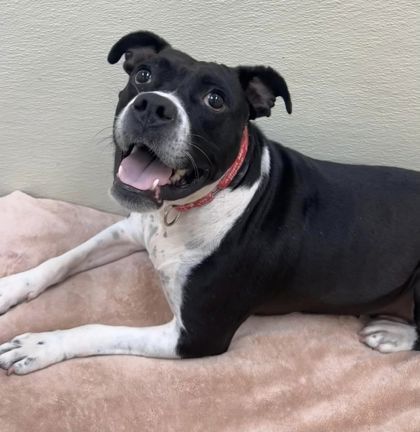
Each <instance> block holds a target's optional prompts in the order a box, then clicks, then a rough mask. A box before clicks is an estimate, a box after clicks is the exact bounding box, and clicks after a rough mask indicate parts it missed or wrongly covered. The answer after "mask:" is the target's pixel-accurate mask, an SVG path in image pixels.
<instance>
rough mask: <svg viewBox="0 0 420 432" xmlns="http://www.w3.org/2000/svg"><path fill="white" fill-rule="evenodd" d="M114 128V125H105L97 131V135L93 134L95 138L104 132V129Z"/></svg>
mask: <svg viewBox="0 0 420 432" xmlns="http://www.w3.org/2000/svg"><path fill="white" fill-rule="evenodd" d="M112 128H113V126H106V127H104V128H103V129H101V130H100V131H99V132H96V134H95V135H93V138H95V137H97V136H98V135H99V134H100V133H102V132H103V131H104V130H106V129H112Z"/></svg>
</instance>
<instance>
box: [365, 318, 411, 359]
mask: <svg viewBox="0 0 420 432" xmlns="http://www.w3.org/2000/svg"><path fill="white" fill-rule="evenodd" d="M359 335H360V341H361V342H363V343H364V344H366V345H367V346H369V347H371V348H373V349H375V350H377V351H379V352H381V353H392V352H398V351H410V350H412V349H413V347H414V344H415V342H416V340H417V331H416V328H415V327H414V326H413V325H410V324H407V323H405V322H400V321H393V320H389V319H375V320H372V321H370V322H369V323H368V324H367V325H366V326H365V327H364V328H363V329H362V330H361V331H360V332H359Z"/></svg>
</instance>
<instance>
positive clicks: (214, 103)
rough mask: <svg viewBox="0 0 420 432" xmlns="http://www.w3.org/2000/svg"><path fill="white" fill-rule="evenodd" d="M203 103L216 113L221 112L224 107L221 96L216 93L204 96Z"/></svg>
mask: <svg viewBox="0 0 420 432" xmlns="http://www.w3.org/2000/svg"><path fill="white" fill-rule="evenodd" d="M204 102H205V103H206V105H208V106H209V107H210V108H213V109H214V110H216V111H219V110H221V109H222V108H223V107H224V106H225V101H224V99H223V96H222V95H221V94H220V93H217V92H211V93H209V94H208V95H206V96H205V98H204Z"/></svg>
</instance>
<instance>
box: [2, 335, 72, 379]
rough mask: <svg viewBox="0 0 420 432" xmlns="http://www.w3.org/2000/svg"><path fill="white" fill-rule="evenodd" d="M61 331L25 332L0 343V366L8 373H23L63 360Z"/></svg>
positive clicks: (64, 357)
mask: <svg viewBox="0 0 420 432" xmlns="http://www.w3.org/2000/svg"><path fill="white" fill-rule="evenodd" d="M61 333H62V332H61V331H60V330H57V331H54V332H45V333H25V334H23V335H20V336H17V337H15V338H14V339H12V340H11V341H10V342H6V343H4V344H2V345H0V368H2V369H6V370H7V373H8V375H10V374H12V373H15V374H17V375H25V374H27V373H29V372H33V371H36V370H38V369H43V368H45V367H47V366H49V365H52V364H54V363H58V362H60V361H62V360H65V359H66V356H65V352H64V350H63V349H62V345H61Z"/></svg>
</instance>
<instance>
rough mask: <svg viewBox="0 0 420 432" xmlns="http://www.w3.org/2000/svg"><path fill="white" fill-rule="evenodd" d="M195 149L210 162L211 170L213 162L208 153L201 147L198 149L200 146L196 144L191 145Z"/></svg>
mask: <svg viewBox="0 0 420 432" xmlns="http://www.w3.org/2000/svg"><path fill="white" fill-rule="evenodd" d="M190 144H191V145H192V146H193V147H194V148H195V149H197V150H198V151H199V152H201V153H202V154H203V155H204V157H205V158H206V159H207V160H208V162H209V168H211V167H212V166H213V162H212V161H211V160H210V158H209V157H208V155H207V153H206V152H205V151H204V150H203V149H202V148H200V147H198V145H196V144H194V143H192V142H191V143H190Z"/></svg>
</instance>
